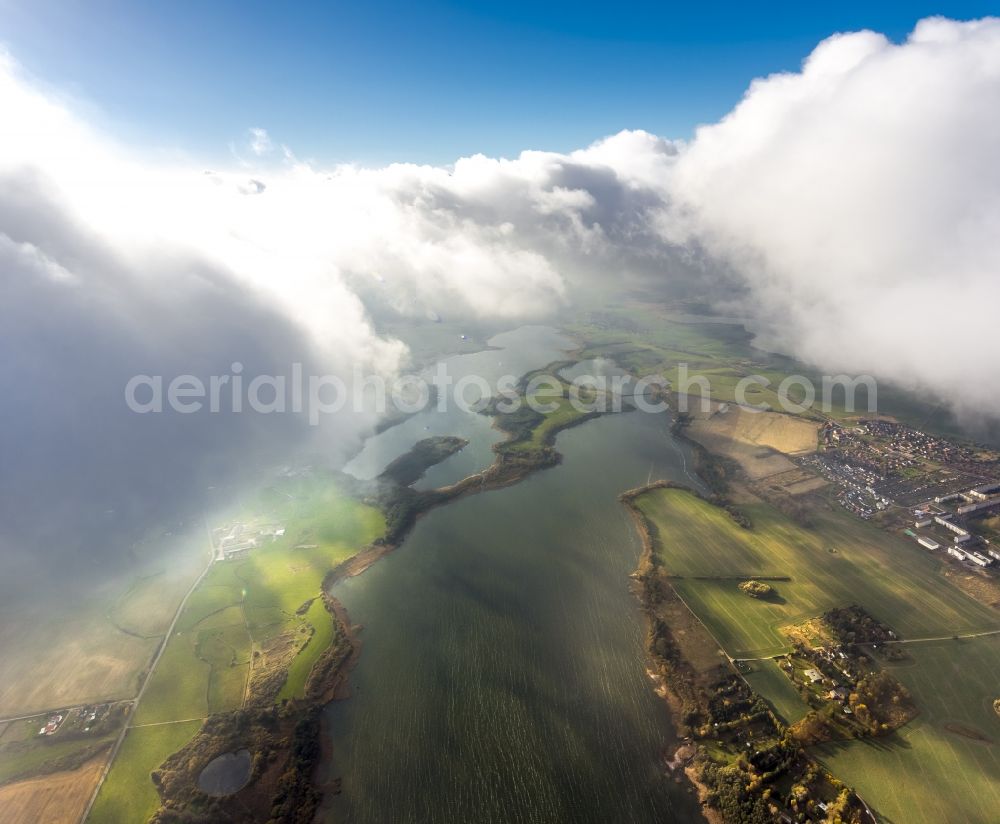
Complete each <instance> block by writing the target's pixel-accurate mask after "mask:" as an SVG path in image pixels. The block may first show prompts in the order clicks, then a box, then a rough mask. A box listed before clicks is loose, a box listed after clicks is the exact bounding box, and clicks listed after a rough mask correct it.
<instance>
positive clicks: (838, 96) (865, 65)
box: [663, 18, 1000, 415]
mask: <svg viewBox="0 0 1000 824" xmlns="http://www.w3.org/2000/svg"><path fill="white" fill-rule="evenodd" d="M998 151H1000V20H997V19H987V20H982V21H977V22H970V23H957V22H953V21H948V20H943V19H939V18H934V19H928V20H924V21H922V22H920V23H919V24H918V25H917V27H916V28H915V30H914V31H913V33H912V34H911V35H910V37H909V38H908V39H907V40H906V42H904V43H902V44H893V43H891V42H889V41H888V40H886V38H885V37H883V36H882V35H879V34H875V33H873V32H859V33H855V34H844V35H837V36H835V37H831V38H830V39H828V40H826V41H824V42H823V43H821V44H820V45H819V46H818V47H817V48H816V49H815V51H814V52H813V53H812V54H811V55H810V56H809V58H808V59H807V60H806V61H805V63H804V65H803V67H802V70H801V71H800V72H797V73H794V74H779V75H774V76H772V77H768V78H766V79H764V80H758V81H755V82H754V83H753V84H752V85H751V86H750V88H749V90H748V92H747V93H746V96H745V97H744V99H743V101H742V102H741V103H740V104H739V105H738V106H737V107H736V108H735V109H734V110H733V111H732V112H731V113H730V114H729V115H728V116H727V117H726V118H724V119H723V120H722V121H721V122H720V123H717V124H715V125H711V126H706V127H704V128H702V129H700V130H699V131H698V132H697V135H696V137H695V139H694V141H693V142H692V144H691V145H690V147H689V148H688V150H687V151H685V152H684V154H683V157H682V158H681V159H680V161H679V162H678V163H677V165H676V168H675V169H674V170H673V173H672V176H671V182H670V190H671V194H672V197H673V208H672V210H671V211H670V213H669V214H668V215H667V216H666V217H665V219H664V223H663V228H664V231H665V233H666V234H668V235H669V236H670V237H672V238H673V239H674V240H675V241H677V242H687V241H689V240H690V239H691V238H697V239H698V240H699V241H700V242H701V243H702V245H703V246H704V247H705V248H706V249H707V250H708V251H709V252H710V253H711V254H712V255H713V256H715V257H716V258H719V259H724V260H725V261H727V262H728V263H729V264H730V266H731V267H732V269H733V271H734V272H736V273H737V274H738V275H739V276H740V277H741V278H743V279H744V280H745V282H746V283H748V284H749V286H750V299H751V301H752V309H753V311H754V312H755V313H757V314H758V315H760V316H761V317H762V318H763V319H764V321H766V323H764V324H763V326H762V328H763V329H765V330H767V334H766V337H767V338H768V339H769V341H770V342H771V343H772V345H776V346H779V347H781V348H783V349H786V350H789V351H791V352H793V353H794V354H796V355H797V356H799V357H800V358H802V359H804V360H807V361H811V362H813V363H816V364H819V365H820V366H823V367H826V368H831V369H848V370H854V371H868V372H871V373H873V374H875V375H877V376H879V377H883V378H889V379H894V380H896V381H899V382H901V383H903V384H905V385H909V386H912V387H916V388H920V389H923V390H927V391H930V392H932V393H934V394H935V395H937V396H938V397H940V398H941V399H942V400H944V401H945V402H947V403H951V404H953V405H954V406H955V407H956V408H957V409H958V410H959V411H964V412H967V413H972V412H978V413H980V414H983V413H986V414H990V415H996V411H997V401H998V400H1000V396H998V390H997V386H996V382H995V381H994V380H992V378H993V376H994V375H995V374H996V370H995V368H994V367H993V363H992V362H993V357H994V353H996V352H997V351H1000V324H998V323H997V321H996V307H997V305H998V302H1000V242H998V241H1000V163H998Z"/></svg>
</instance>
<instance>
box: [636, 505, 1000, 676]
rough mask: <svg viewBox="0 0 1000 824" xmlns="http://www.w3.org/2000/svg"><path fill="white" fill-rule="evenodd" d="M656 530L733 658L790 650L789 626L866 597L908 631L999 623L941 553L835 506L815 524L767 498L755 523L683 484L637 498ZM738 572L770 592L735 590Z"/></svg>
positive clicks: (818, 514) (756, 509)
mask: <svg viewBox="0 0 1000 824" xmlns="http://www.w3.org/2000/svg"><path fill="white" fill-rule="evenodd" d="M636 503H637V504H638V506H639V508H640V509H641V510H642V512H643V513H644V514H645V515H646V517H647V518H648V519H649V520H650V521H651V522H652V523H653V524H655V525H656V528H657V531H658V533H659V545H658V547H657V553H658V555H659V558H660V560H661V561H662V562H663V566H664V569H665V570H666V571H667V572H668V573H670V574H672V575H676V576H679V577H678V578H677V579H676V580H674V581H673V582H672V583H673V584H674V587H675V588H676V589H677V591H678V592H679V593H680V595H681V596H682V597H683V598H684V600H685V601H686V602H687V604H688V605H689V606H690V607H691V609H692V610H693V611H694V612H695V614H696V615H697V616H698V617H699V618H700V619H701V620H702V621H703V622H704V623H705V625H706V626H707V627H708V629H709V631H710V632H711V633H712V634H713V635H714V636H715V637H716V639H717V640H718V642H719V644H720V645H721V646H722V647H723V649H725V650H726V652H728V653H729V654H730V655H731V656H733V657H734V658H758V657H765V656H771V655H776V654H779V653H781V652H785V651H787V650H788V649H789V648H790V644H789V641H788V639H787V637H786V636H785V634H784V633H783V632H782V628H783V627H786V626H788V625H789V624H795V623H799V622H801V621H803V620H805V619H807V618H810V617H812V616H815V615H818V614H820V613H822V612H824V611H826V610H827V609H829V608H830V607H833V606H838V605H847V604H859V605H860V606H862V607H864V608H865V609H867V610H868V611H869V612H870V613H871V614H872V615H874V616H876V617H877V618H879V619H881V620H882V621H884V622H885V623H886V624H888V625H889V626H890V627H892V628H893V629H894V630H895V631H896V632H897V633H898V634H899V635H900V636H901V637H903V638H919V637H928V636H937V635H945V634H949V635H950V634H952V633H961V632H975V631H979V630H988V629H996V628H998V627H1000V619H998V617H997V616H996V614H995V613H994V612H993V611H992V610H990V609H989V608H988V607H985V606H983V605H981V604H979V603H977V602H976V601H973V600H972V599H971V598H969V597H968V596H966V595H965V594H964V593H962V592H961V591H959V590H958V589H957V588H955V587H954V586H952V585H951V584H950V583H949V582H948V581H946V580H945V579H944V578H943V577H942V575H941V574H940V564H941V562H940V560H938V559H937V558H935V557H934V556H932V555H930V554H929V553H926V552H923V551H920V550H918V549H917V548H915V547H913V546H912V545H911V544H910V543H908V542H905V541H903V540H901V539H897V538H895V537H894V536H892V535H889V534H887V533H885V532H883V531H881V530H879V529H877V528H875V527H873V526H871V525H869V524H866V523H864V522H862V521H858V520H856V519H853V518H851V517H850V516H849V515H847V514H846V513H840V512H838V511H832V510H831V511H825V510H817V511H815V513H814V523H813V524H812V525H811V526H810V527H809V528H808V529H806V528H803V527H800V526H797V525H796V524H795V523H793V522H792V521H790V520H789V519H788V518H786V517H785V516H783V515H782V514H780V513H779V512H777V511H776V510H774V509H773V508H771V507H770V506H768V505H766V504H763V503H762V504H757V505H749V506H744V507H742V509H743V510H744V511H745V512H746V514H747V515H748V516H749V517H750V518H751V520H752V522H753V528H752V529H749V530H747V529H743V528H742V527H740V526H739V525H737V524H736V523H735V522H734V521H733V520H732V519H731V518H730V517H729V516H728V515H727V514H726V513H725V511H724V510H722V509H720V508H719V507H716V506H713V505H712V504H710V503H707V502H706V501H703V500H701V499H700V498H698V497H697V496H695V495H693V494H691V493H689V492H686V491H684V490H680V489H662V490H653V491H652V492H650V493H647V494H646V495H643V496H641V497H640V498H639V499H638V500H637V502H636ZM741 577H755V578H779V579H780V578H787V579H789V580H775V581H772V582H771V583H772V584H773V587H774V589H775V591H776V595H775V597H774V598H772V599H767V600H757V599H754V598H750V597H748V596H746V595H744V594H743V593H742V592H740V591H739V589H738V588H737V583H738V581H737V580H736V579H738V578H741Z"/></svg>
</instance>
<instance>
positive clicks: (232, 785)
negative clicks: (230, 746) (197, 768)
mask: <svg viewBox="0 0 1000 824" xmlns="http://www.w3.org/2000/svg"><path fill="white" fill-rule="evenodd" d="M251 766H252V760H251V756H250V750H237V751H236V752H227V753H224V754H222V755H220V756H219V757H218V758H214V759H212V760H211V761H209V762H208V764H207V765H206V766H205V769H203V770H202V771H201V774H200V775H199V776H198V789H199V790H201V791H202V792H203V793H207V794H208V795H214V796H223V795H232V794H233V793H235V792H238V791H240V790H242V789H243V788H244V787H245V786H246V785H247V782H249V781H250V768H251Z"/></svg>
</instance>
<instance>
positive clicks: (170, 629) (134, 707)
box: [80, 521, 215, 821]
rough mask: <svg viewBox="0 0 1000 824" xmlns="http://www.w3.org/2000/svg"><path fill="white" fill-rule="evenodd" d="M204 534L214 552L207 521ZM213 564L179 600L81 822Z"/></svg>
mask: <svg viewBox="0 0 1000 824" xmlns="http://www.w3.org/2000/svg"><path fill="white" fill-rule="evenodd" d="M205 532H206V533H207V537H208V546H209V549H210V550H214V544H213V542H212V534H211V532H209V529H208V522H207V521H206V522H205ZM214 563H215V552H214V551H211V554H210V556H209V561H208V564H206V566H205V568H204V569H203V570H202V571H201V574H200V575H199V576H198V577H197V578H196V579H195V581H194V583H193V584H191V588H190V589H189V590H188V591H187V592H186V593H184V597H183V598H182V599H181V602H180V603H179V604H178V605H177V611H176V612H175V613H174V617H173V619H172V620H171V621H170V626H169V627H167V631H166V633H165V634H164V636H163V642H162V643H161V644H160V646H159V648H158V649H157V650H156V656H155V657H154V658H153V661H152V663H151V664H150V666H149V670H148V671H147V672H146V675H145V677H144V678H143V679H142V684H141V685H140V686H139V691H138V692H137V693H136V696H135V700H134V701H133V703H132V709H131V710H130V711H129V714H128V717H127V718H126V719H125V723H124V724H122V729H121V732H120V733H119V734H118V737H117V738H116V739H115V743H114V745H113V746H112V747H111V753H110V754H109V755H108V760H107V761H106V762H105V764H104V768H103V769H102V770H101V776H100V778H99V779H98V781H97V786H96V787H94V792H93V793H92V794H91V796H90V801H88V802H87V807H86V809H85V810H84V811H83V815H82V816H81V817H80V820H81V821H86V820H87V818H88V817H89V816H90V811H91V810H92V809H93V807H94V802H95V801H97V796H98V795H99V794H100V792H101V787H102V786H103V784H104V780H105V779H106V778H107V777H108V773H109V772H110V771H111V765H112V764H114V762H115V758H117V757H118V751H119V750H120V749H121V747H122V743H123V742H124V741H125V736H126V734H127V733H128V731H129V729H130V725H129V721H130V720H131V719H132V718H134V717H135V713H136V710H137V709H138V708H139V702H140V701H141V700H142V696H143V693H144V692H145V691H146V686H147V685H148V684H149V681H150V679H151V678H152V676H153V673H154V672H155V671H156V665H157V664H159V663H160V658H161V657H163V653H164V652H165V651H166V649H167V641H169V640H170V636H171V635H173V633H174V628H175V627H176V626H177V622H178V621H179V620H180V617H181V613H183V612H184V607H185V606H186V605H187V602H188V598H190V597H191V595H192V593H194V591H195V590H196V589H198V586H199V585H200V584H201V582H202V581H203V580H204V579H205V576H206V575H208V572H209V570H210V569H211V568H212V565H213V564H214Z"/></svg>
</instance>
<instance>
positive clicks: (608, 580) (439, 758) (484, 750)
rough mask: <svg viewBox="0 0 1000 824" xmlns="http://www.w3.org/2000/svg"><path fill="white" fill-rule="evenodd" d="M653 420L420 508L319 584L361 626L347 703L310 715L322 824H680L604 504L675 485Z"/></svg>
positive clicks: (614, 511) (626, 548)
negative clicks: (352, 566)
mask: <svg viewBox="0 0 1000 824" xmlns="http://www.w3.org/2000/svg"><path fill="white" fill-rule="evenodd" d="M668 424H669V419H668V418H667V416H666V415H651V414H646V413H641V412H630V413H625V414H620V415H609V416H606V417H603V418H599V419H597V420H594V421H590V422H588V423H586V424H584V425H582V426H579V427H577V428H575V429H571V430H567V431H566V432H563V433H562V434H561V435H560V436H559V438H558V442H557V446H558V448H559V450H560V452H562V453H563V454H564V461H563V463H562V464H561V465H560V466H558V467H556V468H554V469H550V470H546V471H544V472H540V473H538V474H536V475H534V476H532V477H530V478H529V479H527V480H526V481H524V482H522V483H520V484H518V485H516V486H513V487H509V488H507V489H503V490H499V491H495V492H489V493H486V494H483V495H476V496H472V497H468V498H464V499H462V500H459V501H457V502H456V503H453V504H450V505H448V506H445V507H443V508H440V509H437V510H434V511H432V512H431V513H429V514H428V515H427V516H426V517H424V518H423V519H421V520H420V521H419V522H418V524H417V526H416V528H415V529H414V530H413V532H412V533H411V534H410V536H409V538H408V539H407V540H406V542H405V543H404V544H403V546H402V547H401V548H400V549H399V550H397V551H396V552H395V553H393V554H392V555H389V556H388V557H386V558H385V559H383V560H381V561H379V563H377V564H376V565H374V566H373V567H372V568H371V569H369V570H368V571H367V572H365V573H364V574H363V575H361V576H359V577H357V578H353V579H350V580H348V581H344V582H341V583H340V584H338V585H337V587H336V589H335V593H334V594H335V595H336V596H337V597H338V598H340V599H341V600H342V601H343V603H344V604H345V606H346V607H347V609H348V611H349V612H350V615H351V618H352V620H353V621H355V622H357V623H361V624H363V625H364V627H365V629H364V631H363V632H362V636H361V637H362V639H363V644H364V646H363V651H362V655H361V658H360V662H359V664H358V666H357V668H356V669H355V670H354V672H353V674H352V685H353V691H354V695H353V697H352V698H351V699H349V700H347V701H342V702H339V703H336V704H333V705H331V707H330V708H329V709H328V716H329V721H330V722H331V723H330V725H329V726H330V729H331V730H332V735H333V741H332V745H333V752H334V759H333V764H332V769H331V775H334V776H339V777H341V779H342V788H343V792H342V794H341V795H340V796H337V797H336V798H335V800H334V801H333V802H332V805H331V810H330V811H329V812H330V819H331V820H332V821H341V822H347V823H348V824H384V823H385V822H392V824H408V822H413V823H414V824H416V822H435V823H436V822H442V823H443V822H449V824H450V823H451V822H488V823H489V824H493V823H495V824H515V823H516V822H538V823H539V824H542V823H543V822H544V824H551V823H552V822H595V823H596V822H601V824H607V822H669V821H694V820H700V816H699V815H698V813H697V808H696V806H695V804H694V803H693V802H692V800H691V798H690V797H689V796H688V795H687V794H686V793H685V792H683V791H682V790H681V789H680V788H679V787H678V786H677V785H676V784H675V783H674V782H673V780H672V779H671V778H670V777H668V776H665V775H664V768H663V765H662V755H663V752H664V750H665V749H667V748H670V746H671V744H673V737H672V729H671V726H670V721H669V717H668V715H667V711H666V708H665V706H664V704H663V702H662V701H661V700H660V699H658V698H657V697H656V696H655V695H654V693H653V691H652V686H651V683H650V681H649V678H648V676H647V675H646V672H645V659H644V653H643V633H644V627H643V621H642V616H641V614H640V613H639V610H638V605H637V602H636V600H635V598H634V596H633V595H632V593H631V592H630V591H629V587H628V584H629V578H628V575H629V573H630V572H631V571H632V570H633V569H634V568H635V566H636V563H637V560H638V557H639V554H640V544H639V539H638V536H637V535H636V534H635V530H634V529H633V527H632V524H631V522H630V521H629V519H628V517H627V515H626V513H625V510H624V509H623V507H622V506H621V504H620V503H619V502H618V501H617V500H616V496H617V495H618V494H619V493H620V492H621V491H623V490H625V489H629V488H631V487H634V486H638V485H642V484H644V483H646V481H647V480H648V479H649V478H653V479H656V478H671V479H675V480H682V481H685V482H687V483H691V482H692V481H691V479H690V478H688V477H687V476H686V474H685V459H688V461H689V456H687V455H686V453H685V452H683V451H682V450H683V447H681V446H680V445H677V444H675V443H674V442H673V441H672V440H671V438H670V435H669V432H668ZM671 751H672V749H671Z"/></svg>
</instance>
